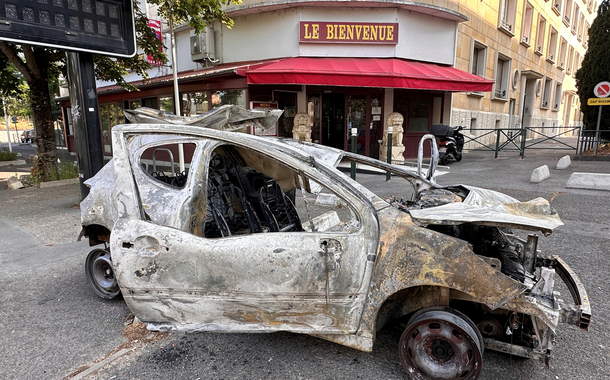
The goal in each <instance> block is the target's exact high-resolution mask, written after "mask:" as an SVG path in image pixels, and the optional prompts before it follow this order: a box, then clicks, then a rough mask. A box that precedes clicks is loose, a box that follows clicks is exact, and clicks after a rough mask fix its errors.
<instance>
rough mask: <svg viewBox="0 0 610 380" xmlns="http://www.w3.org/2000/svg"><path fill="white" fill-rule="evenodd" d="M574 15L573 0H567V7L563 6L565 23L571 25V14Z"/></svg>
mask: <svg viewBox="0 0 610 380" xmlns="http://www.w3.org/2000/svg"><path fill="white" fill-rule="evenodd" d="M571 15H572V0H566V4H565V7H564V8H563V23H564V24H566V26H570V16H571Z"/></svg>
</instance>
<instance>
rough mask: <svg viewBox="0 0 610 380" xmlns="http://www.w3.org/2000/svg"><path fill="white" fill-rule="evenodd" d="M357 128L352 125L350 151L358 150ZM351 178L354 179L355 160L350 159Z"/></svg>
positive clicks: (355, 151)
mask: <svg viewBox="0 0 610 380" xmlns="http://www.w3.org/2000/svg"><path fill="white" fill-rule="evenodd" d="M357 143H358V129H357V128H354V127H352V153H357V152H358V147H357V145H356V144H357ZM352 179H354V180H355V179H356V162H355V161H352Z"/></svg>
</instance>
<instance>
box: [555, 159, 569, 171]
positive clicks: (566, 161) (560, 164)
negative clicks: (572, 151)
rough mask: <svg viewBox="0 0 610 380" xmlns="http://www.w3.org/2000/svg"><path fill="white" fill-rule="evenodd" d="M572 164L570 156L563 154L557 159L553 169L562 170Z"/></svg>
mask: <svg viewBox="0 0 610 380" xmlns="http://www.w3.org/2000/svg"><path fill="white" fill-rule="evenodd" d="M571 164H572V160H570V156H563V157H561V158H560V159H559V161H557V167H556V168H555V169H559V170H563V169H567V168H569V167H570V165H571Z"/></svg>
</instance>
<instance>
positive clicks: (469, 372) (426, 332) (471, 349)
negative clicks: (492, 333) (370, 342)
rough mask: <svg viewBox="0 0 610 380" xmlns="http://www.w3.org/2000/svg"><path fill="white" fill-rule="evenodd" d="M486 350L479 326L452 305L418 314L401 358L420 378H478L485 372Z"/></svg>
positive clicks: (406, 333) (409, 327)
mask: <svg viewBox="0 0 610 380" xmlns="http://www.w3.org/2000/svg"><path fill="white" fill-rule="evenodd" d="M483 349H484V343H483V337H482V336H481V333H480V331H479V330H478V329H477V327H476V325H475V324H474V323H473V322H472V321H471V320H470V319H469V318H468V317H467V316H466V315H464V314H462V313H460V312H459V311H457V310H454V309H451V308H449V307H445V308H428V309H422V310H421V311H419V312H417V313H415V315H413V317H411V319H410V320H409V323H408V325H407V328H406V329H405V331H404V333H403V334H402V336H401V338H400V343H399V354H400V361H401V363H402V365H403V367H404V368H405V370H406V371H407V373H408V374H409V376H411V378H412V379H416V380H428V379H437V378H438V379H460V380H462V379H463V380H475V379H477V378H478V377H479V375H480V374H481V370H482V357H483Z"/></svg>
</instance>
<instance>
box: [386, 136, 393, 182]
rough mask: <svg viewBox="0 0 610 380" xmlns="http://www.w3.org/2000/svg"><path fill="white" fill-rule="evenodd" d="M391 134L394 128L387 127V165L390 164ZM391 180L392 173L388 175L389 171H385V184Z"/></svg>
mask: <svg viewBox="0 0 610 380" xmlns="http://www.w3.org/2000/svg"><path fill="white" fill-rule="evenodd" d="M392 132H394V127H388V139H387V143H388V157H387V160H388V164H391V163H392ZM391 178H392V173H390V172H389V171H387V172H386V173H385V180H386V182H387V181H389V180H390V179H391Z"/></svg>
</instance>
